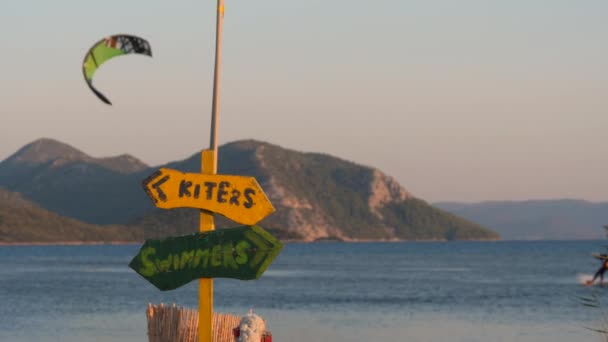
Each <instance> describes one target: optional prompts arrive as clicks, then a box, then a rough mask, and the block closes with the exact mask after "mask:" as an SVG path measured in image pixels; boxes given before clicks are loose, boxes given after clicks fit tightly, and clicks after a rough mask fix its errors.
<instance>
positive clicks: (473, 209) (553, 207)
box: [435, 199, 608, 240]
mask: <svg viewBox="0 0 608 342" xmlns="http://www.w3.org/2000/svg"><path fill="white" fill-rule="evenodd" d="M435 206H437V207H439V208H442V209H444V210H446V211H449V212H451V213H453V214H455V215H458V216H462V217H465V218H467V219H469V220H472V221H475V222H478V223H479V224H481V225H484V226H487V227H491V228H492V229H494V230H496V231H497V232H498V233H499V234H500V235H501V237H502V238H503V239H508V240H538V239H544V240H570V239H601V238H605V231H604V229H602V226H604V225H606V224H608V203H606V202H604V203H592V202H587V201H581V200H568V199H564V200H535V201H520V202H517V201H512V202H498V201H497V202H481V203H457V202H443V203H435Z"/></svg>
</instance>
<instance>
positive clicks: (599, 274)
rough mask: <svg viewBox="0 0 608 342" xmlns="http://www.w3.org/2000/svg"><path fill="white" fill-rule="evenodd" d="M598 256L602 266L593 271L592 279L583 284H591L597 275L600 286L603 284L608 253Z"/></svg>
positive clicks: (607, 268) (607, 264) (607, 267)
mask: <svg viewBox="0 0 608 342" xmlns="http://www.w3.org/2000/svg"><path fill="white" fill-rule="evenodd" d="M600 257H601V258H602V259H601V260H602V266H601V267H600V268H599V270H597V272H595V275H593V279H591V280H587V281H586V282H585V285H592V284H593V283H594V282H595V280H596V279H597V278H598V277H599V278H600V286H601V285H603V284H604V273H605V272H606V270H608V255H606V254H600Z"/></svg>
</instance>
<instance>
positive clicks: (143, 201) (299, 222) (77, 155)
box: [0, 139, 498, 241]
mask: <svg viewBox="0 0 608 342" xmlns="http://www.w3.org/2000/svg"><path fill="white" fill-rule="evenodd" d="M47 145H48V146H51V147H50V148H49V147H45V146H47ZM32 146H36V149H33V148H32ZM58 151H59V152H58ZM107 160H108V159H97V158H92V157H89V156H87V155H86V154H84V153H82V152H80V151H78V150H76V149H73V148H71V147H69V146H67V145H65V144H62V143H59V142H56V141H52V140H48V139H45V140H39V141H37V142H35V143H32V144H30V145H28V146H26V147H24V148H23V149H21V150H20V151H18V152H17V153H15V155H13V156H11V157H9V158H8V159H7V160H5V161H3V162H2V163H0V186H4V187H6V188H9V189H11V190H12V191H16V192H20V193H22V194H23V195H24V196H26V197H27V198H28V199H31V200H33V201H35V202H37V203H38V204H40V205H41V206H42V207H44V208H47V209H49V210H52V211H54V212H57V213H60V214H62V215H65V216H69V217H73V218H78V219H81V220H83V221H86V222H89V223H96V224H127V223H128V224H129V225H130V226H131V227H132V229H135V230H139V229H144V228H145V231H146V236H163V235H170V234H177V233H187V232H192V231H193V230H196V227H197V224H196V222H197V215H198V212H197V211H196V210H193V209H179V210H171V211H165V210H157V209H154V208H153V207H152V205H151V203H150V201H149V199H148V198H147V197H146V195H145V193H144V191H143V190H142V189H141V186H140V183H141V181H142V180H143V179H144V178H146V177H147V176H148V175H149V174H150V173H152V172H153V171H155V170H156V169H157V168H158V167H155V168H146V167H145V166H144V165H143V163H141V162H133V161H132V160H126V159H125V158H123V159H120V158H110V160H112V161H113V163H107ZM133 160H136V159H134V158H133ZM104 161H105V162H104ZM218 163H219V170H218V171H219V173H222V174H236V175H247V176H253V177H255V178H256V179H257V180H258V183H260V185H261V186H262V188H263V189H264V191H265V192H266V194H267V195H268V197H269V198H270V200H271V201H272V203H273V204H274V206H275V208H276V209H277V211H276V212H275V213H274V214H272V215H270V216H269V217H267V218H266V219H264V220H263V221H262V222H260V225H262V226H263V227H265V228H267V229H268V230H270V231H272V232H273V233H275V234H276V235H277V236H279V237H281V238H283V239H290V240H300V241H317V240H326V239H331V240H334V239H335V240H345V241H354V240H454V239H496V238H498V235H497V234H496V233H494V232H492V231H490V230H488V229H486V228H483V227H481V226H479V225H477V224H474V223H472V222H470V221H467V220H465V219H463V218H460V217H458V216H456V215H453V214H449V213H447V212H445V211H442V210H440V209H437V208H435V207H433V206H431V205H429V204H427V203H426V202H424V201H423V200H421V199H419V198H416V197H415V196H414V195H412V194H410V193H409V192H408V191H407V190H406V189H405V188H403V187H402V186H401V185H399V184H398V183H397V182H396V181H395V180H394V179H393V178H391V177H389V176H388V175H385V174H384V173H382V172H381V171H380V170H377V169H374V168H370V167H366V166H361V165H357V164H355V163H352V162H349V161H345V160H341V159H339V158H335V157H332V156H329V155H325V154H319V153H302V152H296V151H292V150H288V149H284V148H281V147H279V146H276V145H272V144H268V143H263V142H258V141H253V140H247V141H238V142H234V143H230V144H226V145H223V146H222V147H221V148H220V152H219V161H218ZM162 166H163V167H168V168H173V169H177V170H180V171H184V172H199V171H200V170H199V167H200V154H199V153H195V154H194V155H193V156H192V157H190V158H188V159H186V160H182V161H176V162H172V163H169V164H166V165H162ZM159 167H161V166H159ZM218 225H219V226H227V225H234V223H230V222H229V221H228V220H225V219H221V220H218Z"/></svg>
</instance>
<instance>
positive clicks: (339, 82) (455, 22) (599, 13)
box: [0, 0, 608, 201]
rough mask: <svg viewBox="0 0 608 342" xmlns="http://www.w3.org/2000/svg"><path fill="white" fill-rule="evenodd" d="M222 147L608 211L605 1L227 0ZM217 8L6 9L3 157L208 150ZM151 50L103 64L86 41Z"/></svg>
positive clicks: (186, 3)
mask: <svg viewBox="0 0 608 342" xmlns="http://www.w3.org/2000/svg"><path fill="white" fill-rule="evenodd" d="M226 2H227V3H226V17H225V23H224V25H225V26H224V50H223V54H224V63H223V69H222V70H223V78H222V88H221V89H222V98H221V105H222V107H221V117H220V135H219V137H220V142H221V143H225V142H229V141H234V140H238V139H245V138H254V139H258V140H263V141H268V142H271V143H275V144H279V145H282V146H284V147H288V148H292V149H296V150H300V151H311V152H325V153H329V154H333V155H336V156H339V157H342V158H345V159H348V160H352V161H355V162H357V163H360V164H365V165H370V166H374V167H377V168H379V169H381V170H383V171H385V172H386V173H388V174H389V175H392V176H393V177H395V178H396V179H397V180H398V181H399V182H400V183H401V184H402V185H404V186H405V187H406V188H407V189H408V190H410V191H411V192H413V193H414V194H415V195H417V196H419V197H421V198H424V199H427V200H429V201H437V200H460V201H478V200H497V199H511V200H522V199H530V198H532V199H539V198H566V197H567V198H581V199H587V200H593V201H597V200H608V154H607V151H608V20H607V18H608V1H606V0H580V1H572V0H546V1H543V0H509V1H507V0H502V1H490V0H478V1H466V0H461V1H453V0H443V1H433V0H367V1H361V0H334V1H320V0H302V1H293V0H290V1H285V0H283V1H279V0H245V1H234V0H226ZM214 30H215V2H214V1H213V0H207V1H200V0H199V1H192V0H175V1H166V0H164V1H160V0H158V1H157V0H145V1H144V0H129V1H118V0H105V1H103V2H100V1H84V0H55V1H48V0H44V1H43V0H37V1H32V0H3V1H2V3H1V4H0V51H1V52H2V53H1V63H0V75H1V77H0V98H1V101H0V127H1V131H0V160H1V159H4V158H6V157H8V156H9V155H10V154H11V153H13V152H14V151H15V150H17V149H18V148H20V147H21V146H23V145H24V144H26V143H28V142H30V141H32V140H35V139H37V138H39V137H50V138H55V139H58V140H61V141H63V142H66V143H69V144H71V145H73V146H75V147H77V148H79V149H81V150H83V151H84V152H86V153H88V154H90V155H92V156H95V157H101V156H110V155H116V154H121V153H125V152H126V153H130V154H133V155H134V156H136V157H138V158H140V159H142V160H143V161H144V162H146V163H149V164H152V165H157V164H160V163H164V162H168V161H173V160H177V159H182V158H185V157H187V156H189V155H191V154H192V153H194V152H195V151H197V150H200V149H202V148H207V147H208V141H209V124H210V108H211V87H212V76H213V75H212V72H213V48H214ZM114 33H130V34H135V35H139V36H142V37H144V38H146V39H148V40H149V41H150V43H151V45H152V49H153V52H154V57H153V58H147V57H143V56H127V57H123V58H116V59H114V60H112V61H110V62H108V63H107V64H105V65H104V66H103V67H102V68H101V69H100V70H99V71H98V73H97V74H96V78H95V84H96V86H97V87H98V89H100V90H101V91H102V92H103V93H105V94H106V95H107V96H108V97H109V98H110V100H112V101H113V102H114V106H112V107H110V106H106V105H105V104H103V103H102V102H101V101H99V100H98V99H97V98H96V97H95V96H94V95H93V94H92V93H91V92H90V90H89V89H88V87H87V86H86V84H85V82H84V80H83V77H82V70H81V64H82V59H83V58H84V55H85V52H86V51H87V49H88V48H89V47H90V46H91V44H93V43H94V42H96V41H97V40H98V39H100V38H102V37H104V36H107V35H110V34H114Z"/></svg>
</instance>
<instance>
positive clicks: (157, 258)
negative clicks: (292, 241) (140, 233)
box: [129, 226, 283, 291]
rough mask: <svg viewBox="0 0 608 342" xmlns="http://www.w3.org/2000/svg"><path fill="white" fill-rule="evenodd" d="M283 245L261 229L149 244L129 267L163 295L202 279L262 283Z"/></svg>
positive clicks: (216, 233) (230, 230)
mask: <svg viewBox="0 0 608 342" xmlns="http://www.w3.org/2000/svg"><path fill="white" fill-rule="evenodd" d="M282 248H283V244H281V242H280V241H279V240H277V239H276V238H275V237H273V236H272V235H270V233H268V232H267V231H265V230H264V229H262V228H261V227H258V226H245V227H237V228H230V229H221V230H214V231H210V232H205V233H196V234H192V235H185V236H178V237H170V238H166V239H164V240H147V241H146V242H145V243H144V245H143V246H142V248H141V250H140V251H139V253H138V254H137V255H136V256H135V257H134V258H133V260H131V263H130V264H129V267H131V268H132V269H134V270H135V272H137V273H139V274H140V275H141V276H142V277H144V278H146V279H147V280H148V281H149V282H151V283H152V284H153V285H154V286H156V287H158V288H159V289H160V290H161V291H167V290H173V289H176V288H178V287H180V286H182V285H185V284H187V283H189V282H191V281H192V280H194V279H199V278H234V279H241V280H251V279H258V278H259V277H260V276H261V275H262V273H264V271H265V270H266V268H267V267H268V266H269V265H270V264H271V263H272V261H273V260H274V258H275V257H276V256H277V255H278V254H279V252H280V251H281V249H282Z"/></svg>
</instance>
